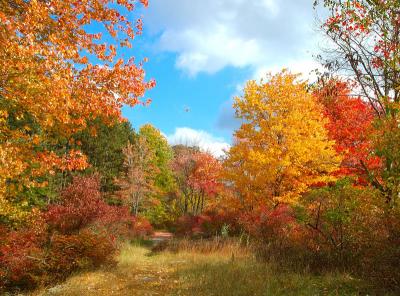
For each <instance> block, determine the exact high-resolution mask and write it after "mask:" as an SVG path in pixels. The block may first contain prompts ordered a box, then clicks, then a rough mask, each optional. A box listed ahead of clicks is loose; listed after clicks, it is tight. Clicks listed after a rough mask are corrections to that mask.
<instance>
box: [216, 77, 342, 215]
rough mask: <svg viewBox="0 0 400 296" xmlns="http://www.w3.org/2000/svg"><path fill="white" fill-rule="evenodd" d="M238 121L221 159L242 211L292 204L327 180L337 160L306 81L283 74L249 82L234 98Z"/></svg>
mask: <svg viewBox="0 0 400 296" xmlns="http://www.w3.org/2000/svg"><path fill="white" fill-rule="evenodd" d="M234 107H235V108H236V116H237V117H238V118H239V119H241V120H242V125H241V127H240V128H239V129H238V130H237V131H236V132H235V134H234V136H235V143H234V145H233V147H232V148H231V149H230V151H229V153H228V159H227V160H226V161H225V164H224V166H225V177H226V179H227V180H228V181H229V182H230V183H232V184H233V185H234V187H235V188H236V190H237V191H238V192H239V193H240V198H241V199H242V203H243V204H244V205H246V206H247V207H250V208H251V207H252V206H255V205H257V204H259V203H266V204H268V205H276V204H278V203H282V202H283V203H287V202H288V203H295V202H296V201H297V200H298V199H299V197H300V195H301V194H302V193H303V192H304V191H306V190H307V188H308V187H309V186H310V185H313V184H315V183H318V182H327V181H330V180H332V177H331V176H330V175H331V174H332V173H333V172H334V171H335V170H336V169H337V166H338V164H339V162H340V158H339V157H338V156H336V153H335V150H334V142H333V141H329V140H328V135H327V131H326V130H325V127H324V125H325V124H326V122H327V121H326V120H325V119H324V118H323V115H322V108H321V106H320V105H319V104H318V103H317V102H316V100H315V99H314V97H313V96H312V94H310V93H309V92H308V91H307V84H306V82H301V81H299V77H298V76H297V75H293V74H290V73H288V72H287V71H283V72H281V73H279V74H277V75H275V76H268V79H267V80H266V81H261V83H259V84H258V83H257V82H256V81H249V82H248V83H247V85H246V87H245V89H244V95H243V97H237V98H236V99H235V103H234Z"/></svg>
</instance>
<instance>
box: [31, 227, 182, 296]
mask: <svg viewBox="0 0 400 296" xmlns="http://www.w3.org/2000/svg"><path fill="white" fill-rule="evenodd" d="M169 238H170V235H169V234H167V233H156V234H155V235H154V237H153V238H152V239H154V240H155V241H159V240H166V239H169ZM118 261H119V263H118V265H117V266H116V267H114V268H109V269H102V270H97V271H93V272H85V273H82V274H79V275H76V276H73V277H70V278H69V279H68V280H67V281H66V282H65V283H62V284H59V285H56V286H54V287H52V288H49V289H46V290H42V291H39V292H36V293H34V294H31V295H35V296H39V295H43V296H50V295H57V296H61V295H62V296H64V295H65V296H73V295H96V296H103V295H104V296H105V295H143V296H147V295H168V294H170V293H169V291H171V290H172V289H173V288H174V286H176V284H177V283H178V281H177V279H175V278H174V273H175V271H176V270H177V268H178V265H179V264H180V262H178V261H174V260H173V259H172V258H169V257H166V258H165V257H162V258H160V257H158V256H153V255H152V253H151V251H150V250H148V249H146V248H143V247H138V246H129V245H127V246H125V247H124V248H123V249H122V251H121V254H120V256H119V258H118Z"/></svg>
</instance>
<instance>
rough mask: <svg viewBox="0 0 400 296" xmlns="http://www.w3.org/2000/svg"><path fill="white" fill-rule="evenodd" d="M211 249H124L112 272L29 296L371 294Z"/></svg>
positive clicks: (350, 282) (333, 279)
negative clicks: (160, 250) (155, 251)
mask: <svg viewBox="0 0 400 296" xmlns="http://www.w3.org/2000/svg"><path fill="white" fill-rule="evenodd" d="M207 244H209V246H208V247H205V246H207ZM212 245H213V243H210V242H203V243H200V244H199V243H197V244H196V246H195V247H193V246H191V243H190V242H188V241H186V242H183V243H179V247H176V246H175V248H174V249H173V252H170V251H163V252H160V253H152V252H151V251H150V250H149V249H148V248H146V247H144V246H140V245H137V244H136V245H135V244H126V245H124V247H123V248H122V250H121V252H120V254H119V256H118V262H119V263H118V265H117V266H116V267H114V268H109V269H103V270H98V271H93V272H86V273H82V274H78V275H75V276H73V277H71V278H69V279H68V280H67V281H66V282H65V283H63V284H60V285H58V286H55V287H53V288H52V289H50V290H49V289H46V290H41V291H36V292H35V293H33V294H32V295H35V296H37V295H65V296H69V295H83V296H85V295H96V296H102V295H143V296H145V295H190V296H196V295H207V296H208V295H210V296H211V295H218V296H224V295H229V296H239V295H246V296H247V295H307V296H308V295H374V293H372V292H371V291H368V290H369V289H368V286H367V285H366V283H364V282H362V281H359V280H357V279H354V278H352V277H350V276H349V275H346V274H327V275H323V276H316V275H311V274H309V273H303V274H299V273H291V272H283V271H280V270H279V268H278V267H277V266H272V265H270V264H265V263H260V262H258V261H256V259H255V258H254V257H253V256H252V255H251V251H249V250H248V249H243V248H241V247H240V246H239V245H238V244H235V243H227V244H218V247H214V248H213V247H211V246H212ZM214 245H215V243H214ZM232 254H233V256H232ZM379 295H382V294H379Z"/></svg>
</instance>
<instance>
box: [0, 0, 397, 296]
mask: <svg viewBox="0 0 400 296" xmlns="http://www.w3.org/2000/svg"><path fill="white" fill-rule="evenodd" d="M153 1H156V0H153ZM310 2H311V1H310ZM148 5H150V6H151V5H152V3H151V2H150V3H148V1H147V0H140V1H136V0H118V1H114V0H90V1H87V0H85V1H83V0H76V1H75V0H64V1H56V0H0V294H2V293H4V295H14V294H15V295H22V294H21V293H24V294H23V295H25V293H26V295H111V292H110V291H113V292H112V294H113V295H398V294H397V293H400V204H399V202H400V200H399V196H400V2H398V0H348V1H342V0H324V1H316V2H315V3H314V4H313V3H310V7H309V9H310V10H312V9H313V6H314V9H317V7H323V8H324V9H325V10H326V11H327V12H328V13H327V14H326V17H325V18H324V19H323V22H322V24H321V25H320V30H322V32H323V34H324V36H325V38H326V39H327V40H329V44H330V50H329V51H327V52H321V53H320V55H318V57H317V59H318V62H319V63H320V64H321V66H323V67H324V71H318V73H317V76H318V78H317V79H316V80H315V81H310V80H307V79H303V78H302V76H301V75H300V74H298V73H294V72H292V71H290V70H288V69H282V70H280V71H278V72H277V73H269V74H268V73H265V74H266V76H264V78H263V79H261V80H249V81H247V82H246V84H245V85H244V87H243V90H242V94H241V95H238V96H237V97H235V98H234V102H233V108H234V110H235V116H236V119H237V120H238V121H239V122H240V126H239V127H238V128H237V129H236V130H235V131H234V133H233V135H232V145H231V147H230V148H229V149H227V150H226V151H225V154H224V155H223V156H221V157H216V156H215V155H213V154H212V153H211V152H210V151H206V150H204V149H201V147H199V146H198V145H197V143H187V144H186V145H182V144H178V145H172V144H171V143H169V141H168V139H167V137H166V136H165V135H164V134H163V133H162V132H161V130H160V129H159V128H160V127H156V126H155V125H153V124H150V123H148V124H144V125H142V126H141V127H140V128H138V129H134V128H133V127H132V125H131V123H130V122H129V120H128V119H127V118H124V116H123V114H122V109H123V108H125V107H134V108H137V106H139V105H149V104H150V105H151V104H152V102H151V99H148V98H147V95H146V93H147V92H148V91H150V90H151V89H154V88H157V77H155V80H153V79H148V78H147V77H146V75H145V68H146V65H147V63H148V62H147V59H146V58H144V59H143V60H139V59H135V58H134V57H129V58H121V56H120V55H119V54H118V52H119V51H120V50H121V49H123V48H130V47H132V45H133V44H135V42H136V38H140V35H141V34H142V33H143V30H146V23H143V22H142V19H141V18H140V17H138V18H137V19H136V21H135V22H132V21H131V20H129V18H128V15H129V14H130V13H133V12H135V11H136V10H138V9H139V8H140V9H145V8H146V7H147V6H148ZM94 22H95V23H98V24H100V25H101V26H102V28H103V30H104V31H105V32H107V36H108V37H107V38H103V37H104V36H102V32H93V31H92V30H87V29H85V28H86V27H85V26H87V25H89V24H91V23H94ZM166 112H167V111H166ZM160 232H161V234H166V235H167V236H168V237H167V238H163V239H161V240H160V241H159V242H157V241H156V240H154V237H156V236H157V233H160ZM141 268H142V269H141ZM144 268H148V269H147V270H146V271H144ZM110 272H111V273H110ZM112 272H113V273H112ZM143 272H145V275H144V276H142V274H143ZM112 276H114V277H112ZM141 276H142V277H141ZM99 278H101V279H99ZM87 281H90V282H87ZM129 281H130V282H129ZM96 283H97V284H96ZM80 285H81V286H82V287H81V286H80ZM96 285H97V286H96ZM120 285H122V286H121V287H120V288H119V289H120V290H118V289H117V286H118V287H119V286H120ZM54 286H55V288H52V287H54ZM57 287H58V288H57ZM60 287H61V288H60ZM62 287H64V288H62ZM77 287H80V288H79V289H78V288H77ZM90 287H92V288H90ZM93 287H94V288H93ZM114 288H115V289H116V290H112V289H114ZM58 289H61V290H58ZM62 289H65V290H62ZM80 289H81V290H80ZM90 289H92V290H90ZM96 289H97V290H96ZM46 293H47V294H46Z"/></svg>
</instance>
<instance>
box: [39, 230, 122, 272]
mask: <svg viewBox="0 0 400 296" xmlns="http://www.w3.org/2000/svg"><path fill="white" fill-rule="evenodd" d="M115 251H116V245H115V244H114V242H113V240H112V239H111V238H110V236H109V235H108V233H107V232H105V231H102V232H94V231H93V230H90V229H83V230H82V231H80V232H79V233H78V234H73V235H62V234H54V235H53V236H52V237H51V240H50V252H49V254H48V256H47V262H46V263H47V268H48V272H51V274H53V275H54V276H55V277H56V278H58V279H63V278H65V277H66V276H68V275H69V274H70V273H71V272H73V271H75V270H79V269H83V268H88V267H98V266H100V265H103V264H106V265H107V264H114V263H115V262H114V254H115Z"/></svg>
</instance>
